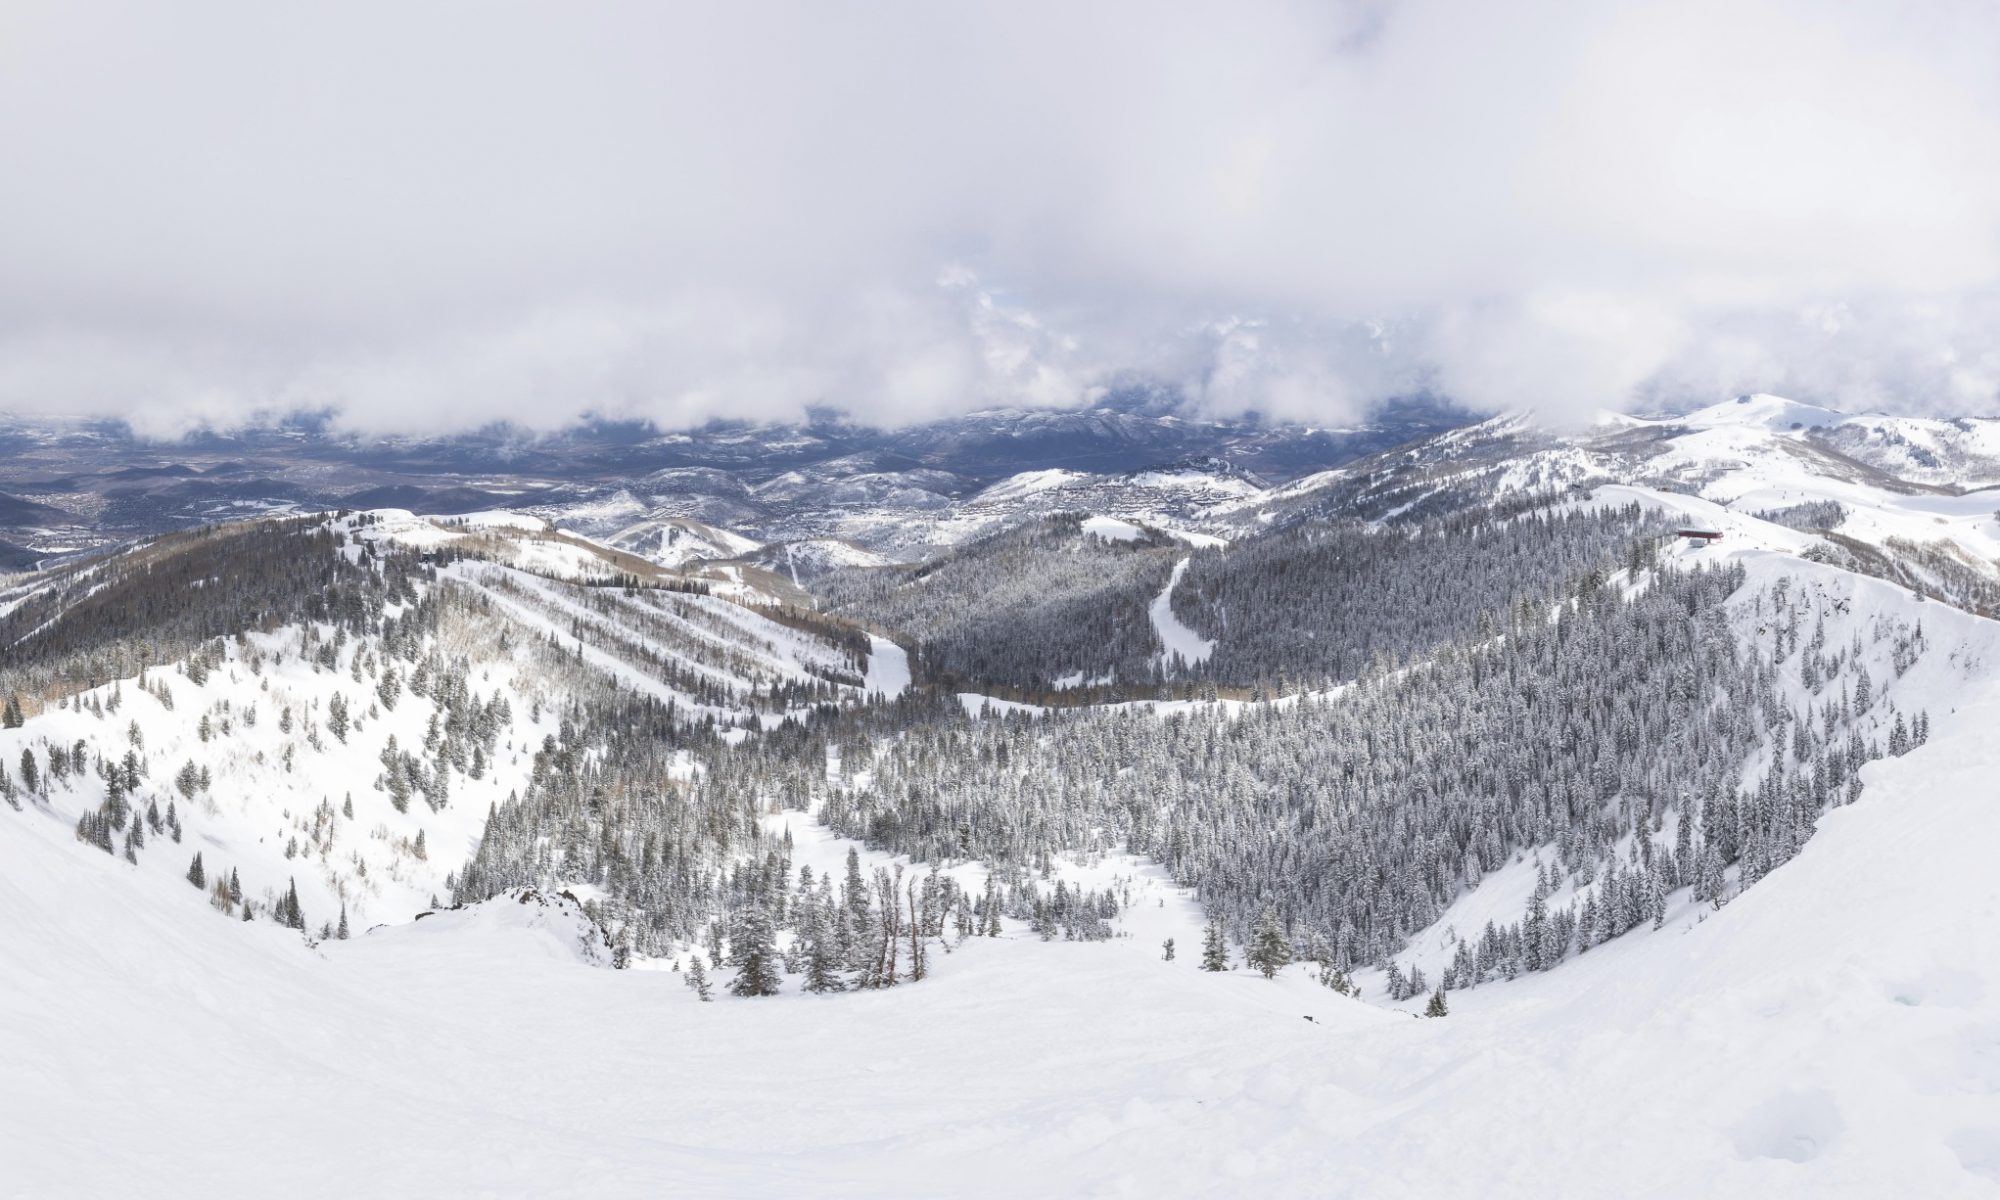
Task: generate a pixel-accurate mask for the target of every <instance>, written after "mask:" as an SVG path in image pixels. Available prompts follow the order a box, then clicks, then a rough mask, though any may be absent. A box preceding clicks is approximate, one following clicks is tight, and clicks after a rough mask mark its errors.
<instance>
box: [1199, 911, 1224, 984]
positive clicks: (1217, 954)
mask: <svg viewBox="0 0 2000 1200" xmlns="http://www.w3.org/2000/svg"><path fill="white" fill-rule="evenodd" d="M1201 969H1202V970H1204V971H1227V970H1228V969H1229V942H1228V940H1227V939H1226V938H1225V937H1224V935H1223V932H1222V918H1221V917H1210V918H1209V921H1208V925H1207V927H1206V928H1204V929H1203V930H1202V933H1201Z"/></svg>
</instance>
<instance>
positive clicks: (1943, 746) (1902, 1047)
mask: <svg viewBox="0 0 2000 1200" xmlns="http://www.w3.org/2000/svg"><path fill="white" fill-rule="evenodd" d="M1976 690H1977V691H1979V692H1980V693H1981V695H1980V697H1979V698H1978V699H1977V700H1976V702H1974V703H1971V704H1967V705H1964V706H1961V708H1960V710H1959V711H1958V712H1956V713H1953V714H1949V715H1945V714H1940V716H1939V725H1940V735H1939V736H1937V737H1935V738H1934V739H1933V740H1932V742H1931V743H1930V744H1929V745H1928V746H1926V747H1924V748H1922V749H1919V750H1917V751H1915V752H1913V753H1911V754H1910V755H1908V756H1906V757H1903V758H1900V759H1892V760H1885V761H1883V762H1880V763H1876V764H1873V765H1872V766H1870V767H1869V768H1868V771H1869V772H1870V776H1869V786H1868V789H1867V792H1866V797H1865V799H1864V800H1863V801H1862V803H1860V804H1859V805H1856V806H1854V807H1851V808H1846V809H1841V810H1837V811H1835V812H1833V813H1831V814H1830V815H1829V816H1828V817H1827V818H1825V820H1824V823H1823V830H1822V832H1821V833H1820V835H1819V836H1818V837H1816V838H1815V839H1813V841H1812V842H1811V843H1810V844H1809V845H1808V846H1807V848H1806V849H1805V851H1804V852H1803V853H1802V854H1801V855H1800V857H1799V858H1797V859H1796V860H1794V861H1793V862H1791V863H1789V864H1787V865H1786V866H1784V867H1783V868H1781V869H1780V870H1779V871H1778V872H1777V873H1775V874H1774V875H1773V876H1772V877H1771V878H1770V879H1768V880H1766V881H1765V882H1763V883H1762V884H1760V885H1759V886H1758V887H1757V888H1756V889H1754V890H1753V891H1751V892H1750V893H1748V894H1746V895H1745V896H1743V897H1742V898H1741V899H1740V900H1738V901H1736V902H1735V903H1732V904H1730V905H1729V906H1728V907H1726V908H1725V909H1723V910H1722V911H1720V912H1719V913H1715V914H1713V915H1712V916H1710V917H1709V918H1708V919H1707V920H1705V921H1702V922H1701V923H1699V924H1698V925H1695V926H1692V927H1683V928H1676V927H1674V926H1672V925H1670V926H1669V927H1668V928H1667V929H1665V930H1663V931H1661V932H1659V933H1652V932H1650V931H1640V932H1638V933H1635V934H1633V935H1630V936H1628V937H1626V938H1624V939H1621V940H1619V941H1617V942H1614V943H1611V944H1608V945H1605V946H1602V947H1599V948H1597V949H1593V950H1592V951H1591V952H1590V953H1589V954H1587V955H1585V956H1583V957H1582V958H1581V959H1579V960H1577V961H1576V962H1573V963H1571V964H1568V965H1566V966H1564V967H1563V968H1561V969H1560V970H1557V971H1555V972H1553V973H1550V974H1547V975H1539V976H1534V977H1531V978H1528V979H1524V980H1521V981H1519V982H1515V983H1510V984H1499V985H1489V986H1487V987H1484V988H1480V989H1477V990H1474V991H1471V992H1467V993H1463V994H1455V995H1453V996H1452V1002H1453V1010H1454V1011H1453V1014H1452V1015H1451V1016H1450V1017H1449V1018H1447V1019H1444V1020H1432V1021H1427V1020H1417V1019H1413V1018H1411V1017H1409V1016H1408V1015H1406V1014H1404V1013H1401V1012H1396V1011H1391V1010H1387V1009H1382V1008H1377V1007H1374V1006H1372V1005H1367V1004H1362V1003H1359V1002H1356V1001H1353V1000H1347V999H1344V998H1341V997H1338V996H1335V995H1334V994H1332V993H1331V992H1328V991H1326V990H1324V989H1321V988H1319V987H1318V986H1317V985H1316V984H1314V983H1313V982H1312V981H1311V980H1310V979H1309V978H1308V977H1307V976H1306V974H1305V972H1304V970H1303V968H1299V967H1294V968H1291V969H1290V970H1289V971H1287V972H1286V973H1285V974H1284V975H1283V976H1281V978H1280V979H1279V980H1277V981H1275V982H1274V981H1266V980H1264V979H1262V978H1260V977H1257V976H1255V975H1252V974H1249V973H1246V972H1241V971H1238V972H1233V973H1231V974H1229V975H1226V976H1213V975H1205V974H1203V973H1201V972H1200V971H1198V970H1197V969H1196V968H1195V959H1196V957H1197V954H1196V946H1195V943H1194V941H1193V939H1192V938H1188V937H1187V933H1186V932H1183V933H1182V935H1181V936H1182V937H1183V938H1184V939H1186V940H1183V941H1182V942H1181V951H1182V952H1181V954H1180V955H1179V956H1178V958H1177V961H1175V962H1172V963H1167V962H1162V961H1160V954H1159V948H1158V942H1159V936H1160V934H1161V931H1162V930H1172V929H1182V930H1184V931H1191V928H1192V925H1191V923H1192V921H1193V920H1194V917H1193V909H1192V907H1191V905H1190V904H1189V902H1188V901H1187V899H1186V898H1185V897H1183V896H1181V895H1179V894H1177V893H1172V892H1171V890H1170V889H1168V888H1167V887H1166V886H1165V885H1164V884H1162V883H1160V882H1158V881H1157V880H1154V881H1153V882H1152V883H1151V884H1150V886H1151V888H1152V890H1153V892H1154V893H1157V896H1156V897H1155V901H1156V902H1153V903H1151V905H1150V907H1149V905H1148V902H1147V901H1146V900H1144V899H1142V901H1141V902H1140V903H1138V904H1136V905H1134V906H1133V907H1132V908H1130V909H1129V910H1128V914H1127V916H1126V917H1125V918H1124V921H1125V922H1127V924H1128V928H1130V930H1131V931H1132V932H1133V936H1132V937H1130V938H1124V939H1120V940H1117V941H1114V942H1112V943H1110V944H1065V943H1060V942H1058V943H1047V944H1045V943H1041V942H1038V941H1035V940H1033V939H1032V938H1030V937H1028V936H1027V935H1026V933H1025V931H1023V930H1016V929H1010V930H1009V933H1010V935H1011V936H1009V937H1006V938H1003V939H1000V940H998V941H992V940H984V941H978V942H975V943H974V944H971V945H969V946H966V947H964V948H963V949H961V950H960V951H958V952H957V953H954V954H951V955H949V956H943V955H940V956H938V957H937V959H936V960H935V965H936V967H937V970H936V971H935V973H934V974H933V976H932V978H930V979H928V980H926V981H924V982H923V983H921V984H916V985H906V986H901V987H898V988H895V989H893V990H890V991H886V992H872V993H865V994H854V995H846V996H834V997H811V996H803V995H796V994H787V995H785V996H781V997H778V998H774V999H770V1000H763V1001H747V1000H735V999H731V998H729V997H727V996H724V995H718V1002H717V1003H713V1004H701V1003H698V1002H697V1001H696V1000H695V998H694V996H693V995H692V994H691V993H690V992H689V991H688V990H687V989H686V988H684V987H683V986H682V983H681V978H680V976H678V975H676V974H674V973H671V972H669V971H665V970H657V969H656V970H635V971H627V972H616V971H609V970H595V969H589V968H587V967H584V966H582V965H580V964H579V963H578V962H577V960H576V958H575V956H574V954H573V953H571V952H570V951H569V950H568V949H567V948H566V947H565V946H564V945H563V944H562V943H561V941H560V939H559V938H558V937H556V936H555V935H553V934H551V933H549V932H548V931H546V930H536V929H533V928H528V927H526V926H525V925H523V924H522V923H520V922H510V921H508V920H506V919H504V918H503V917H501V916H499V915H492V916H482V917H479V918H468V917H460V916H459V915H457V914H446V915H444V916H440V917H435V918H432V919H430V920H427V921H421V922H418V923H417V924H415V925H409V926H399V927H393V928H387V929H383V930H378V931H375V932H373V933H371V934H368V935H365V936H362V935H357V937H356V938H355V939H353V940H350V941H348V942H345V943H338V942H335V943H327V944H325V945H323V946H322V947H320V948H319V949H317V950H313V951H308V950H305V949H302V948H300V947H299V945H298V943H297V939H296V935H294V934H291V933H288V932H287V931H284V930H282V929H280V928H278V927H277V926H274V925H272V924H270V923H268V922H258V923H255V924H253V925H242V924H239V923H232V922H229V921H226V920H222V919H220V918H213V919H208V918H205V917H203V916H202V915H200V914H198V913H196V912H194V911H190V912H179V911H176V910H175V906H173V905H162V904H160V903H159V902H158V900H159V898H158V895H157V893H156V892H143V893H142V891H141V889H140V888H139V886H138V883H139V881H138V880H137V879H136V878H135V873H132V872H129V871H127V870H125V869H123V865H122V864H118V863H116V862H114V861H111V860H107V859H106V858H105V856H103V855H102V854H101V853H100V852H98V851H96V850H94V849H91V848H88V847H84V846H80V845H77V844H75V843H74V841H73V840H71V841H69V842H67V843H65V841H64V839H69V838H70V833H69V831H68V829H67V828H64V827H61V826H60V825H59V824H58V823H57V822H54V821H52V820H50V819H48V818H46V817H41V816H38V815H36V814H34V813H12V812H0V913H3V914H4V920H0V1064H4V1067H5V1072H4V1073H5V1086H4V1087H0V1195H4V1196H9V1197H13V1196H20V1197H30V1196H33V1197H40V1196H112V1195H132V1194H138V1193H143V1194H147V1195H158V1196H180V1195H186V1196H196V1195H200V1196H211V1195H218V1194H221V1195H229V1194H234V1195H245V1196H253V1195H287V1196H318V1195H329V1196H331V1195H354V1194H371V1195H419V1194H425V1195H499V1196H512V1195H519V1196H529V1195H592V1196H598V1195H603V1196H618V1195H633V1196H657V1195H664V1194H675V1195H730V1196H744V1195H794V1196H796V1195H813V1196H826V1195H860V1194H868V1195H932V1196H934V1195H1002V1194H1013V1195H1021V1194H1029V1195H1035V1194H1066V1195H1188V1196H1193V1195H1299V1196H1308V1195H1310V1196H1369V1197H1372V1196H1392V1195H1394V1196H1424V1197H1450V1196H1467V1197H1471V1196H1482V1197H1483V1196H1551V1195H1565V1196H1606V1195H1619V1196H1724V1195H1728V1196H1759V1197H1768V1196H1813V1197H1826V1196H1888V1195H1923V1196H1953V1195H1966V1196H1978V1195H1993V1194H1995V1193H1996V1192H2000V940H1996V939H1995V938H1994V937H1993V929H1994V924H1995V921H1996V919H2000V877H1996V876H1995V874H1994V873H1993V871H1992V870H1991V857H1992V847H1993V846H1995V845H2000V805H1996V804H1995V800H1996V796H1995V785H1994V783H1993V781H1994V780H1995V779H1996V778H2000V745H1996V744H1994V743H1993V742H1992V740H1991V739H1990V738H1986V737H1983V736H1982V735H1981V731H1983V730H1988V729H1991V728H1994V727H1995V726H1996V725H1997V724H2000V684H1988V685H1985V686H1983V687H1981V688H1979V689H1976ZM1947 735H1949V736H1947ZM810 836H811V837H812V838H815V839H821V838H823V837H824V835H823V834H820V833H819V832H818V831H811V835H810ZM826 849H828V848H827V847H823V846H822V847H820V850H822V851H824V850H826ZM1151 894H1152V893H1148V895H1151ZM186 903H187V904H188V905H189V906H190V908H191V910H192V909H194V908H196V907H198V906H200V905H202V904H203V900H202V897H201V896H200V895H199V894H198V893H196V892H195V891H194V890H193V889H188V894H187V896H186ZM794 982H795V981H794ZM718 991H719V989H718ZM1377 994H1378V995H1379V993H1377ZM1306 1016H1311V1017H1312V1018H1313V1019H1312V1020H1310V1021H1308V1020H1305V1019H1303V1018H1304V1017H1306Z"/></svg>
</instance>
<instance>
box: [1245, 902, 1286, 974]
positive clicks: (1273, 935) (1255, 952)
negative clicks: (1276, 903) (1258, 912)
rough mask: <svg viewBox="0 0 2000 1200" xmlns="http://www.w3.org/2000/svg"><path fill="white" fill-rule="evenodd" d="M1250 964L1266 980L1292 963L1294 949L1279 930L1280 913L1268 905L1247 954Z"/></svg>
mask: <svg viewBox="0 0 2000 1200" xmlns="http://www.w3.org/2000/svg"><path fill="white" fill-rule="evenodd" d="M1244 957H1245V959H1246V960H1247V961H1248V962H1249V964H1250V965H1251V966H1253V967H1255V968H1257V969H1258V970H1259V971H1262V972H1263V973H1264V978H1266V979H1270V978H1271V977H1273V976H1275V975H1276V974H1277V973H1278V971H1279V969H1280V968H1282V967H1283V966H1284V965H1285V964H1286V963H1289V962H1291V961H1292V947H1291V944H1290V943H1289V942H1287V941H1286V940H1285V935H1284V932H1283V931H1282V930H1280V929H1279V928H1278V911H1277V909H1275V908H1272V907H1270V906H1268V905H1266V906H1265V908H1264V913H1263V915H1262V916H1260V917H1258V918H1257V932H1256V934H1255V935H1254V936H1253V937H1252V938H1251V941H1250V949H1249V951H1248V952H1247V953H1246V954H1245V956H1244Z"/></svg>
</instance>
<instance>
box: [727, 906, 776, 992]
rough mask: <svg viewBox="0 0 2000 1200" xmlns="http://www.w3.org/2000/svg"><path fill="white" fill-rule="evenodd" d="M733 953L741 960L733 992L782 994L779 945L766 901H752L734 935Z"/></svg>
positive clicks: (732, 937)
mask: <svg viewBox="0 0 2000 1200" xmlns="http://www.w3.org/2000/svg"><path fill="white" fill-rule="evenodd" d="M729 941H730V947H729V948H730V953H731V954H732V955H734V956H735V958H736V961H737V962H738V964H739V965H738V967H737V969H736V978H735V979H733V980H731V981H730V984H729V991H730V993H731V994H732V995H736V996H775V995H777V994H778V985H779V979H780V977H779V974H778V948H777V945H776V934H775V932H774V930H773V929H772V927H771V914H770V913H769V912H768V911H766V910H765V908H764V906H763V905H762V904H757V903H752V904H751V905H750V906H749V907H748V908H746V909H745V910H744V911H743V915H742V916H741V918H740V919H739V920H738V921H737V924H736V931H735V933H734V934H733V935H732V936H731V937H730V939H729Z"/></svg>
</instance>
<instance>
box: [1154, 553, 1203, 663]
mask: <svg viewBox="0 0 2000 1200" xmlns="http://www.w3.org/2000/svg"><path fill="white" fill-rule="evenodd" d="M1187 568H1188V560H1187V559H1185V558H1184V559H1182V560H1180V561H1179V562H1177V563H1175V564H1174V573H1173V576H1172V578H1170V579H1168V580H1167V586H1166V587H1164V588H1162V589H1161V590H1160V594H1159V595H1157V596H1155V597H1153V606H1152V608H1150V609H1148V610H1147V613H1148V615H1150V616H1151V617H1152V618H1153V632H1155V633H1157V634H1159V635H1160V645H1161V646H1162V647H1163V649H1162V650H1161V651H1160V661H1161V662H1162V663H1165V664H1168V665H1171V664H1172V663H1173V661H1174V656H1175V655H1176V654H1178V655H1180V657H1181V661H1183V662H1185V663H1187V664H1188V665H1189V666H1193V665H1194V664H1196V663H1199V662H1206V661H1207V660H1208V656H1209V655H1211V654H1213V653H1215V643H1214V642H1212V641H1210V640H1208V639H1207V638H1205V637H1203V636H1201V635H1200V634H1198V633H1196V632H1195V631H1194V630H1192V629H1189V628H1188V627H1187V626H1186V625H1183V624H1181V619H1180V618H1179V617H1177V616H1175V615H1174V586H1175V585H1176V584H1178V583H1180V581H1181V575H1182V573H1183V572H1185V571H1186V570H1187Z"/></svg>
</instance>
